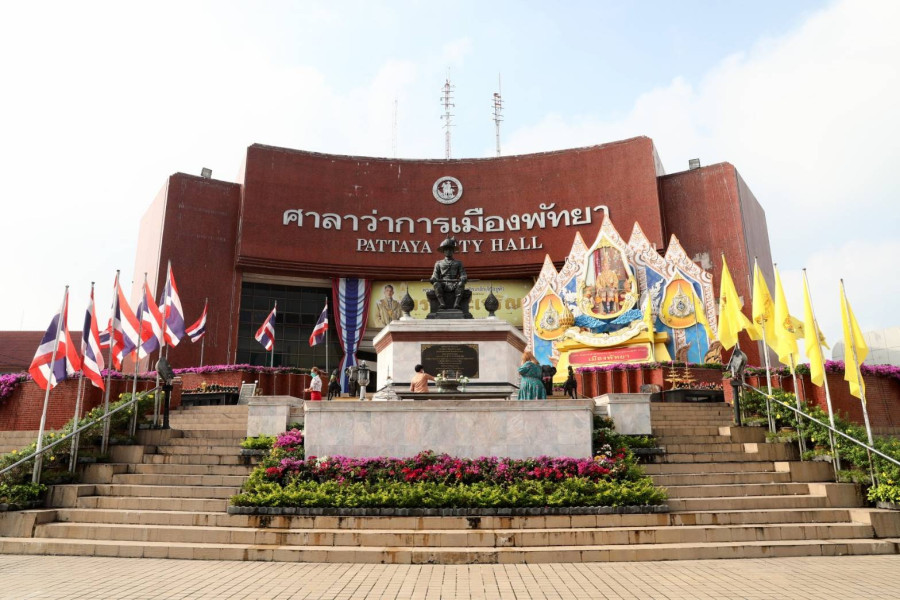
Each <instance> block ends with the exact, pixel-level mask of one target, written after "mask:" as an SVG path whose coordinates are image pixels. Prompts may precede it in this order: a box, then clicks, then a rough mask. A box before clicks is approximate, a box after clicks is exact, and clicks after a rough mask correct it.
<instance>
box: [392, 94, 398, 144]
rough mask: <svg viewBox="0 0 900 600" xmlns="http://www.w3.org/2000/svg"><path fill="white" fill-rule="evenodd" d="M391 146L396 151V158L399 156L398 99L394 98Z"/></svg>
mask: <svg viewBox="0 0 900 600" xmlns="http://www.w3.org/2000/svg"><path fill="white" fill-rule="evenodd" d="M391 148H392V149H393V151H394V158H397V99H396V98H394V123H393V127H391Z"/></svg>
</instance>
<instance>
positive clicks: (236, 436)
mask: <svg viewBox="0 0 900 600" xmlns="http://www.w3.org/2000/svg"><path fill="white" fill-rule="evenodd" d="M181 432H182V433H183V434H184V437H182V438H181V439H191V438H197V439H217V438H228V439H233V440H243V439H244V438H245V437H247V428H246V427H242V428H237V429H200V428H197V429H183V430H181Z"/></svg>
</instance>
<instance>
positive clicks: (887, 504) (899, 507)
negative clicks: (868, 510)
mask: <svg viewBox="0 0 900 600" xmlns="http://www.w3.org/2000/svg"><path fill="white" fill-rule="evenodd" d="M875 507H876V508H886V509H888V510H900V504H896V503H894V502H881V501H878V502H876V503H875Z"/></svg>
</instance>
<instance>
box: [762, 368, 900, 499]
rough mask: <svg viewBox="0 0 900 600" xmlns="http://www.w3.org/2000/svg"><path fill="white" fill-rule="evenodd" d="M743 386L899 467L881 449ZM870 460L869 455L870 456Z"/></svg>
mask: <svg viewBox="0 0 900 600" xmlns="http://www.w3.org/2000/svg"><path fill="white" fill-rule="evenodd" d="M744 387H745V388H748V389H751V390H753V391H754V392H757V393H758V394H762V395H763V396H765V397H766V398H767V399H769V400H772V401H774V402H777V403H778V404H780V405H781V406H783V407H785V408H787V409H790V410H792V411H794V412H795V413H798V414H799V415H800V416H801V417H802V418H804V419H809V420H810V421H813V422H814V423H818V424H819V425H821V426H822V427H825V428H826V429H828V430H829V431H831V432H833V433H836V434H838V435H839V436H841V437H844V438H847V439H848V440H850V441H851V442H853V443H854V444H856V445H857V446H861V447H863V448H865V449H866V451H867V452H869V453H870V454H877V455H878V456H880V457H881V458H883V459H885V460H887V461H889V462H892V463H894V464H895V465H897V466H898V467H900V460H897V459H895V458H892V457H890V456H888V455H887V454H885V453H884V452H881V451H879V450H876V449H875V448H873V447H871V446H869V445H868V444H866V443H864V442H862V441H860V440H858V439H856V438H855V437H851V436H849V435H847V434H846V433H844V432H843V431H840V430H838V429H835V428H834V427H832V426H831V425H829V424H828V423H823V422H822V421H820V420H818V419H817V418H815V417H813V416H811V415H808V414H807V413H805V412H803V411H802V410H800V409H798V408H795V407H793V406H791V405H790V404H787V403H786V402H782V401H781V400H779V399H778V398H776V397H775V396H773V395H772V394H767V393H765V392H764V391H762V390H760V389H758V388H755V387H753V386H752V385H750V384H748V383H745V384H744ZM801 423H802V422H801ZM870 460H871V457H870ZM870 468H872V467H871V466H870ZM872 475H873V477H872V482H873V483H875V478H874V469H873V473H872Z"/></svg>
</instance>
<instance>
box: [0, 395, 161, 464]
mask: <svg viewBox="0 0 900 600" xmlns="http://www.w3.org/2000/svg"><path fill="white" fill-rule="evenodd" d="M161 389H162V386H160V387H155V388H153V389H152V390H146V391H144V392H141V393H139V394H138V395H136V396H132V397H131V400H129V401H128V402H126V403H125V404H123V405H121V406H117V407H116V408H114V409H112V410H111V411H109V412H107V413H104V414H102V415H100V416H99V417H97V418H96V419H94V420H93V421H91V422H90V423H87V424H86V425H82V426H81V427H78V428H77V429H75V430H73V431H72V432H70V433H68V434H66V435H65V436H64V437H61V438H59V439H58V440H55V441H54V442H51V443H50V444H47V445H46V446H44V447H42V448H41V451H40V452H38V451H37V449H35V451H34V452H32V453H31V454H29V455H28V456H26V457H25V458H22V459H21V460H19V461H17V462H14V463H13V464H11V465H9V466H8V467H6V468H4V469H3V470H0V476H2V475H3V474H4V473H7V472H9V471H12V470H13V469H15V468H16V467H18V466H19V465H21V464H23V463H26V462H28V461H30V460H31V459H33V458H35V457H37V456H38V455H39V454H40V455H43V454H44V453H45V452H47V451H48V450H50V449H51V448H53V447H54V446H57V445H58V444H61V443H62V442H64V441H66V440H68V439H69V438H71V437H74V436H76V435H78V434H79V433H81V432H82V431H84V430H85V429H90V428H91V427H93V426H94V425H97V424H98V423H102V422H103V421H105V420H107V419H109V418H110V417H111V416H113V415H114V414H116V413H117V412H119V411H120V410H124V409H126V408H128V407H130V406H131V405H132V404H134V403H136V402H138V401H140V400H141V398H143V397H144V396H146V395H147V394H151V393H154V392H157V391H159V390H161Z"/></svg>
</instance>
